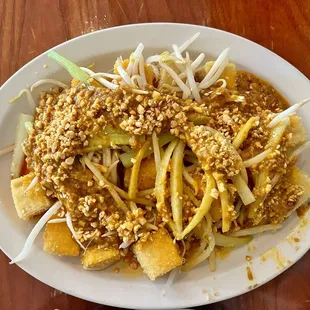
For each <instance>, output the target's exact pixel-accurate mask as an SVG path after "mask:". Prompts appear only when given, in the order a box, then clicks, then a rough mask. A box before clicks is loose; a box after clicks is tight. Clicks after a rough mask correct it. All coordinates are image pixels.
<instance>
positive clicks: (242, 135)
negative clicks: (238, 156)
mask: <svg viewBox="0 0 310 310" xmlns="http://www.w3.org/2000/svg"><path fill="white" fill-rule="evenodd" d="M256 120H257V117H251V118H250V119H249V120H248V121H247V122H246V123H245V124H244V125H242V126H241V128H240V130H239V132H238V134H237V135H236V137H235V138H234V140H233V142H232V145H233V147H234V148H235V149H236V150H238V149H239V147H240V146H241V144H242V143H243V142H244V140H245V139H246V138H247V136H248V134H249V131H250V130H251V128H252V126H253V124H254V122H255V121H256Z"/></svg>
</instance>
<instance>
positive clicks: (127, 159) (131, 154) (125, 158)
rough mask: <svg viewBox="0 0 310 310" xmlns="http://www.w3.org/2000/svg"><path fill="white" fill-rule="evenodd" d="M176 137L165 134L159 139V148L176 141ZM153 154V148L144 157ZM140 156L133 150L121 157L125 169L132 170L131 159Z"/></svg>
mask: <svg viewBox="0 0 310 310" xmlns="http://www.w3.org/2000/svg"><path fill="white" fill-rule="evenodd" d="M174 139H175V137H174V136H172V135H171V134H163V135H161V136H159V137H158V144H159V147H163V146H164V145H166V144H168V143H169V142H171V141H172V140H174ZM152 153H153V147H152V148H151V150H147V151H146V152H145V154H144V157H143V158H145V157H147V156H149V155H151V154H152ZM137 154H138V151H137V150H131V151H129V152H127V153H123V154H121V155H120V156H119V158H120V160H121V162H122V164H123V166H124V167H125V168H130V167H131V166H132V162H131V159H132V158H135V157H136V156H137Z"/></svg>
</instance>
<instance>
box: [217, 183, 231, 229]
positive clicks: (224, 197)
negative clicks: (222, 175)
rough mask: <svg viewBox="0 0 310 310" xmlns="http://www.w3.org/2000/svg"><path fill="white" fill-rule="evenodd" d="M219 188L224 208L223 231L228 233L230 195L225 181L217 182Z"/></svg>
mask: <svg viewBox="0 0 310 310" xmlns="http://www.w3.org/2000/svg"><path fill="white" fill-rule="evenodd" d="M216 183H217V188H218V190H219V194H220V199H221V206H222V231H223V232H227V231H228V230H229V229H230V224H231V216H230V213H229V211H228V209H229V194H228V191H227V186H226V184H225V182H224V181H223V180H217V181H216Z"/></svg>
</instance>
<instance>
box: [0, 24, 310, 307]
mask: <svg viewBox="0 0 310 310" xmlns="http://www.w3.org/2000/svg"><path fill="white" fill-rule="evenodd" d="M157 25H162V26H172V25H173V26H183V27H184V26H185V27H190V28H193V29H194V28H195V29H197V31H199V29H206V28H207V29H210V30H212V31H214V32H217V33H223V34H226V35H230V36H232V37H235V38H237V39H241V40H244V41H247V42H248V43H250V44H252V45H255V46H256V47H257V48H260V49H263V50H265V51H267V52H268V53H271V54H273V55H274V56H275V57H276V58H278V60H281V61H282V62H284V63H286V65H288V66H289V67H290V69H291V70H295V72H296V73H298V74H299V75H300V77H302V78H303V79H304V80H305V81H306V82H307V83H310V81H309V79H308V78H307V77H306V76H305V74H303V73H302V72H301V71H300V70H299V69H297V68H296V67H295V66H293V65H292V64H291V63H290V62H289V61H287V60H285V59H284V58H282V57H281V56H279V55H278V54H276V53H275V52H274V51H272V50H269V49H268V48H266V47H264V46H262V45H260V44H258V43H256V42H254V41H252V40H249V39H247V38H244V37H242V36H239V35H237V34H234V33H231V32H228V31H225V30H221V29H216V28H213V27H207V26H203V25H196V24H188V23H171V22H152V23H135V24H128V25H120V26H114V27H110V28H106V29H100V30H97V31H94V32H91V33H86V34H83V35H80V36H77V37H75V38H72V39H70V40H68V41H65V42H62V43H60V44H58V45H55V46H53V47H51V48H50V49H47V50H46V51H44V52H43V53H41V54H40V55H38V56H36V57H35V58H33V59H32V60H30V61H29V62H27V63H26V64H24V65H23V66H22V67H21V68H19V69H18V70H17V71H16V72H15V73H14V74H13V75H11V76H10V77H9V78H8V79H7V80H6V81H5V82H4V83H3V84H2V85H1V87H0V93H1V91H2V90H3V88H4V87H6V85H7V84H8V83H10V81H11V80H12V79H13V78H14V77H15V76H17V75H18V74H20V72H22V71H23V70H24V69H25V68H26V67H28V66H31V65H32V63H33V62H35V61H36V60H38V59H39V58H41V57H44V56H46V55H47V53H48V52H49V51H50V50H53V49H58V48H60V47H62V46H65V45H68V44H70V43H72V42H73V41H76V40H80V39H81V38H84V37H90V36H92V35H96V34H98V33H101V32H110V31H114V30H116V29H121V28H134V27H152V26H157ZM281 241H282V240H281ZM281 241H279V244H280V242H281ZM0 249H1V250H2V252H3V253H4V254H5V255H6V256H7V257H8V258H10V259H11V258H12V257H11V256H10V255H8V253H7V252H6V251H4V249H3V248H2V246H1V244H0ZM309 249H310V241H309V242H308V244H307V245H305V246H304V247H303V248H302V249H301V250H300V251H298V255H297V256H296V259H295V260H294V262H292V264H289V265H288V266H286V267H285V268H283V269H282V270H277V271H276V272H273V273H272V275H270V276H269V277H266V278H265V280H264V281H261V282H260V283H259V284H258V285H257V286H256V287H255V288H253V289H251V290H246V289H244V290H242V291H241V290H240V291H239V292H238V293H232V294H226V295H225V297H224V296H223V297H217V298H216V300H215V299H211V300H210V301H208V302H207V304H212V303H216V302H220V301H224V300H228V299H231V298H234V297H237V296H240V295H243V294H245V293H247V292H249V291H252V290H254V289H256V288H258V287H260V286H262V285H264V284H266V283H267V282H269V281H271V280H273V279H275V278H276V277H277V276H279V275H280V274H282V273H283V272H284V271H286V270H287V269H289V268H290V267H291V266H293V265H294V264H296V263H297V262H298V261H299V260H300V259H301V258H302V257H303V256H304V255H305V254H306V253H307V252H308V251H309ZM17 265H18V267H19V268H21V269H22V270H23V271H25V272H26V273H27V274H29V275H30V276H31V277H33V278H35V279H36V280H38V281H40V282H42V283H44V284H46V285H48V286H50V287H51V288H54V286H51V285H50V284H49V281H48V280H45V279H44V280H43V279H41V278H40V276H39V275H33V274H32V273H30V272H28V271H27V267H23V266H21V265H19V264H18V263H17ZM56 289H57V288H56ZM61 291H62V292H64V293H66V294H69V295H72V296H75V297H78V298H81V299H84V300H88V301H91V302H94V303H99V304H102V303H101V302H100V301H98V300H96V299H95V298H92V297H84V296H83V294H80V293H79V292H77V291H75V292H72V291H71V289H70V288H68V289H61ZM130 304H131V305H130ZM204 304H205V303H201V302H195V299H190V300H189V301H188V302H187V303H186V304H185V305H184V306H183V307H196V306H201V305H204ZM104 305H107V306H113V307H123V308H130V307H132V305H133V303H132V302H130V303H128V304H123V303H117V302H111V301H109V302H108V303H104ZM135 308H136V309H142V308H139V306H135ZM143 309H174V308H173V306H165V307H163V306H161V307H159V308H156V307H153V306H151V305H150V306H148V307H147V308H146V307H143Z"/></svg>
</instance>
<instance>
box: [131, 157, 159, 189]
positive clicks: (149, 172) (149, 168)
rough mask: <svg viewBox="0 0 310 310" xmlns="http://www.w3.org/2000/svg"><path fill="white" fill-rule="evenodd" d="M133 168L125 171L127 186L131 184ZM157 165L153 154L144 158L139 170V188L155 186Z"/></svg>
mask: <svg viewBox="0 0 310 310" xmlns="http://www.w3.org/2000/svg"><path fill="white" fill-rule="evenodd" d="M130 175H131V168H130V169H126V172H125V186H126V187H128V186H129V182H130ZM155 179H156V167H155V160H154V157H153V156H150V157H147V158H145V159H143V160H142V162H141V165H140V170H139V178H138V190H144V189H149V188H153V187H154V186H155Z"/></svg>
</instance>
